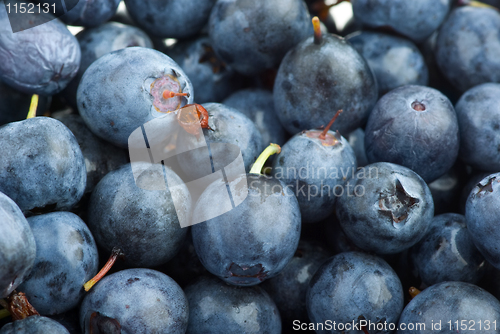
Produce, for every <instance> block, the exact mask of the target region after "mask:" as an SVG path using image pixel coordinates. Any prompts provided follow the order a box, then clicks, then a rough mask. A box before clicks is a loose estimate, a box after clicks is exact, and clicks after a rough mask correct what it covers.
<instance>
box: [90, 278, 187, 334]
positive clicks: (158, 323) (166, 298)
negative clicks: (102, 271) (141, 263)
mask: <svg viewBox="0 0 500 334" xmlns="http://www.w3.org/2000/svg"><path fill="white" fill-rule="evenodd" d="M188 315H189V307H188V302H187V299H186V296H185V295H184V292H183V291H182V289H181V288H180V287H179V285H177V283H175V281H174V280H172V279H171V278H170V277H168V276H167V275H165V274H162V273H160V272H158V271H155V270H151V269H127V270H122V271H119V272H117V273H114V274H112V275H109V276H106V277H104V278H103V279H102V280H101V281H100V282H99V283H98V284H97V285H96V286H95V287H94V288H92V290H91V291H90V292H89V293H88V294H87V295H86V296H85V298H84V299H83V302H82V304H81V306H80V326H81V328H82V331H83V332H84V333H85V334H89V333H134V334H143V333H158V334H160V333H161V334H183V333H185V332H186V328H187V324H188Z"/></svg>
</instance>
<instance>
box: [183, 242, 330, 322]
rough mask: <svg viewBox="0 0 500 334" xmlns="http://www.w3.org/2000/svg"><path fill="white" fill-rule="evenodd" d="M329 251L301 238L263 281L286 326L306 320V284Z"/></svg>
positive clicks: (307, 285)
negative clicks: (275, 272) (285, 260)
mask: <svg viewBox="0 0 500 334" xmlns="http://www.w3.org/2000/svg"><path fill="white" fill-rule="evenodd" d="M329 255H330V254H329V252H327V251H326V250H325V249H324V248H323V247H321V246H319V245H315V244H314V243H313V242H310V241H303V240H301V241H300V243H299V247H298V248H297V251H296V252H295V255H294V256H293V258H292V259H291V260H290V262H288V264H287V265H286V267H285V269H283V271H282V272H281V273H279V274H278V276H276V277H273V278H271V279H269V280H267V281H265V282H264V283H262V287H263V288H264V289H265V290H266V291H267V292H268V293H269V295H270V296H271V297H272V298H273V300H274V301H275V302H276V305H277V306H278V309H279V311H280V315H281V319H282V323H283V327H285V329H289V328H290V327H291V326H292V323H293V321H294V320H297V319H298V320H300V321H302V322H307V320H308V316H307V309H306V293H307V288H308V287H309V282H310V281H311V278H312V277H313V276H314V274H315V273H316V270H317V269H318V268H319V267H320V266H321V265H322V264H323V262H325V261H326V260H327V259H328V258H329ZM188 298H189V297H188Z"/></svg>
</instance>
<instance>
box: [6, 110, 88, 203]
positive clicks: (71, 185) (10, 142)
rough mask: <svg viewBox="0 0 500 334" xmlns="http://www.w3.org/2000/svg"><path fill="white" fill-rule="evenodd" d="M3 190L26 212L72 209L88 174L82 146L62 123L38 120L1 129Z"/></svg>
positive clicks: (81, 191)
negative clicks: (39, 209)
mask: <svg viewBox="0 0 500 334" xmlns="http://www.w3.org/2000/svg"><path fill="white" fill-rule="evenodd" d="M0 142H1V143H2V146H1V147H0V156H1V157H2V159H0V191H2V192H4V193H5V194H6V195H7V196H9V197H11V198H12V199H13V200H14V201H15V202H16V204H17V205H19V207H20V208H21V210H22V211H28V210H31V209H34V208H43V207H46V208H45V210H52V209H56V210H68V209H71V208H72V207H73V206H74V205H75V204H76V203H78V201H79V200H80V198H81V197H82V196H83V193H84V191H85V186H86V180H87V173H86V171H85V161H84V159H83V155H82V151H81V150H80V146H79V145H78V142H77V141H76V139H75V136H74V135H73V134H72V133H71V131H70V130H69V129H68V128H67V127H66V126H64V125H63V124H62V123H61V122H59V121H57V120H55V119H53V118H48V117H35V118H30V119H27V120H24V121H20V122H15V123H9V124H7V125H6V126H4V127H3V128H1V129H0Z"/></svg>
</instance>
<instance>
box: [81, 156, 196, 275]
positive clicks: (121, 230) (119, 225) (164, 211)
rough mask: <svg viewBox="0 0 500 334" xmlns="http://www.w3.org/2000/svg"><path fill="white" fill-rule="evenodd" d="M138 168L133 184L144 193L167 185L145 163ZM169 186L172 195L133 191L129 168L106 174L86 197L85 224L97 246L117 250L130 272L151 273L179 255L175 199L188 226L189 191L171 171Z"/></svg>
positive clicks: (180, 232) (168, 172) (183, 232)
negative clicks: (140, 269) (171, 184)
mask: <svg viewBox="0 0 500 334" xmlns="http://www.w3.org/2000/svg"><path fill="white" fill-rule="evenodd" d="M135 164H137V166H136V167H134V168H135V170H134V171H135V172H138V174H137V175H139V176H138V178H137V184H139V185H142V186H144V187H145V188H146V189H155V187H153V186H154V185H155V184H157V183H158V182H165V180H164V178H163V174H160V173H158V172H157V171H151V170H147V169H148V168H149V167H151V164H149V163H135ZM164 170H165V174H166V177H167V179H169V180H170V181H169V182H175V183H176V184H178V185H179V186H178V187H176V190H175V191H173V192H170V190H145V189H143V188H140V187H139V186H137V184H136V182H135V181H134V175H133V174H132V168H131V165H130V164H127V165H124V166H122V167H120V168H119V169H117V170H114V171H112V172H110V173H108V174H107V175H106V176H105V177H104V178H103V179H101V181H99V183H98V184H97V186H96V187H95V189H94V191H93V192H92V195H91V197H90V202H89V208H88V221H87V224H88V226H89V228H90V230H91V231H92V234H93V235H94V238H95V240H96V242H97V244H98V245H99V246H100V247H102V248H103V249H105V250H106V251H107V252H111V250H112V249H113V248H114V247H118V248H119V249H120V250H121V251H122V252H123V253H124V254H125V256H124V261H125V262H126V263H127V264H128V265H130V266H138V267H152V266H158V265H161V264H164V263H166V262H167V261H169V260H170V259H171V258H172V257H174V255H175V254H176V253H177V252H178V251H179V249H180V247H181V246H182V242H183V241H184V238H185V237H186V233H187V229H186V228H181V227H180V225H179V218H178V216H177V214H178V213H177V211H176V207H175V206H174V202H173V199H172V198H173V197H174V196H175V197H176V198H177V200H178V203H183V206H184V207H183V208H182V210H181V209H179V210H178V211H179V214H182V215H184V217H185V218H184V219H186V220H189V217H190V216H189V215H190V214H191V195H190V194H189V191H188V189H187V187H185V186H184V187H181V186H180V185H182V184H183V183H182V181H181V180H180V178H179V177H178V176H177V174H175V173H174V172H173V171H172V170H170V169H169V168H165V169H164Z"/></svg>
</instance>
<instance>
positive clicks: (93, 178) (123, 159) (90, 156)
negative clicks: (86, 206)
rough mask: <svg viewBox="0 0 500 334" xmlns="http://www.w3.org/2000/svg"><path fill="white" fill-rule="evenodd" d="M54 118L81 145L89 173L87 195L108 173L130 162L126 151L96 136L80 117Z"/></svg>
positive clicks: (70, 115) (60, 116) (56, 116)
mask: <svg viewBox="0 0 500 334" xmlns="http://www.w3.org/2000/svg"><path fill="white" fill-rule="evenodd" d="M52 116H53V117H54V118H56V119H57V120H59V121H60V122H62V123H63V124H64V125H66V126H67V127H68V129H70V130H71V132H73V134H74V135H75V137H76V140H77V141H78V144H80V149H81V150H82V154H83V158H84V159H85V169H86V171H87V187H86V188H85V192H86V193H90V192H92V190H93V189H94V187H95V186H96V185H97V183H98V182H99V181H100V180H101V179H102V178H103V177H104V175H106V174H107V173H108V172H110V171H112V170H115V169H117V168H118V167H120V166H121V165H124V164H126V163H127V162H128V154H127V152H126V151H125V150H122V149H120V148H118V147H116V146H113V145H111V144H110V143H108V142H106V141H104V140H102V139H100V138H99V137H97V136H95V135H94V134H93V133H92V132H91V131H90V130H89V128H88V127H87V125H85V122H84V121H83V119H82V118H81V117H80V115H77V114H60V115H57V114H53V115H52Z"/></svg>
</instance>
